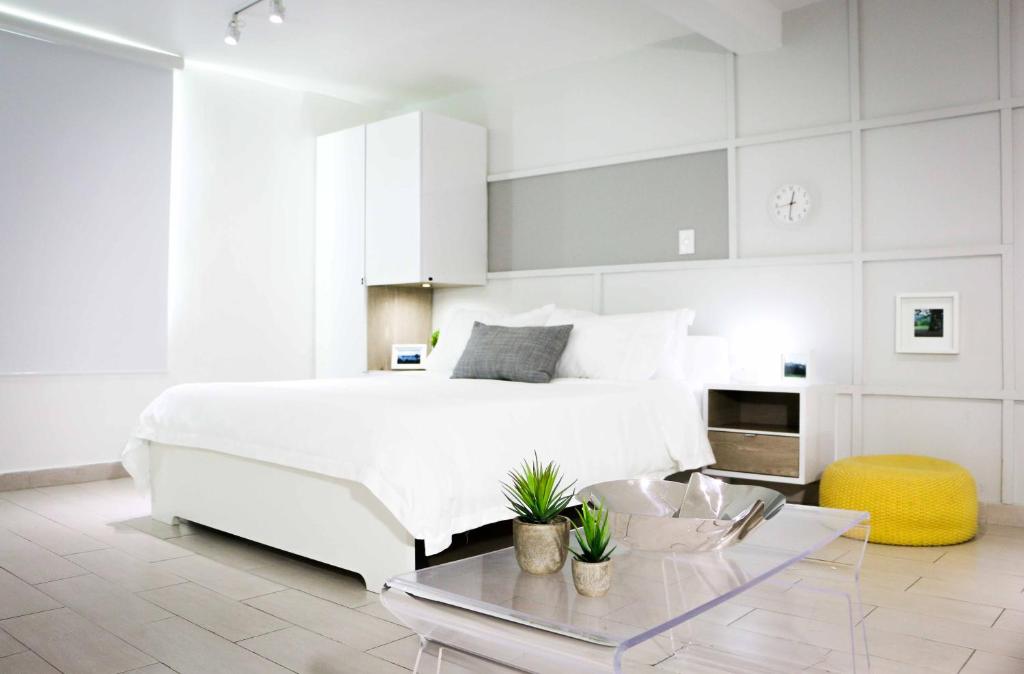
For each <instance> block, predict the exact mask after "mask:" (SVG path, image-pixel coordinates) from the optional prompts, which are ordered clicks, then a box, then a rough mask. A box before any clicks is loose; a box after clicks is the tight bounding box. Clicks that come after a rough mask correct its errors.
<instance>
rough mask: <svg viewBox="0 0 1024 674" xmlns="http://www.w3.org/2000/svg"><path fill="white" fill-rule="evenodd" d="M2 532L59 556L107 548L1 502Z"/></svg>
mask: <svg viewBox="0 0 1024 674" xmlns="http://www.w3.org/2000/svg"><path fill="white" fill-rule="evenodd" d="M0 529H6V530H7V531H10V532H11V533H14V534H17V535H18V536H21V537H22V538H24V539H26V540H29V541H32V542H33V543H35V544H36V545H39V546H40V547H43V548H45V549H47V550H49V551H50V552H53V553H55V554H58V555H70V554H74V553H76V552H87V551H89V550H100V549H102V548H105V547H107V546H106V544H105V543H101V542H100V541H97V540H94V539H92V538H89V537H88V536H86V535H85V534H80V533H78V532H77V531H75V530H74V529H71V528H70V527H66V526H64V525H63V524H58V523H57V522H54V521H53V520H49V519H47V518H45V517H43V516H42V515H39V514H37V513H34V512H32V511H31V510H27V509H25V508H22V507H21V506H19V505H16V504H14V503H7V502H0Z"/></svg>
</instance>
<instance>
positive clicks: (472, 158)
mask: <svg viewBox="0 0 1024 674" xmlns="http://www.w3.org/2000/svg"><path fill="white" fill-rule="evenodd" d="M422 114H423V120H422V141H421V151H422V153H423V156H422V161H421V164H422V167H423V173H422V177H421V185H420V190H421V194H420V208H421V209H422V212H421V214H420V236H421V242H420V249H421V256H420V259H421V264H422V268H421V273H422V275H423V276H424V277H425V278H426V280H431V279H432V280H434V281H435V282H437V283H451V284H457V285H484V284H485V283H486V282H487V130H486V129H485V128H484V127H482V126H477V125H476V124H468V123H466V122H462V121H459V120H456V119H449V118H447V117H442V116H440V115H434V114H431V113H427V112H425V113H422Z"/></svg>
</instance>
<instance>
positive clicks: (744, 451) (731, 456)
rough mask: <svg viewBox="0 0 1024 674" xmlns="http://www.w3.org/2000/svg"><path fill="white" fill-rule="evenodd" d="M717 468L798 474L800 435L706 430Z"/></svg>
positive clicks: (762, 472) (772, 473) (784, 474)
mask: <svg viewBox="0 0 1024 674" xmlns="http://www.w3.org/2000/svg"><path fill="white" fill-rule="evenodd" d="M708 439H709V440H710V441H711V449H713V450H714V452H715V460H716V463H715V464H714V465H713V466H711V467H712V468H715V469H717V470H732V471H736V472H739V473H759V474H761V475H780V476H782V477H799V476H800V438H795V437H792V436H786V435H759V434H757V433H725V432H722V431H709V432H708Z"/></svg>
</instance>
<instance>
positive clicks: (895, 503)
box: [821, 454, 978, 545]
mask: <svg viewBox="0 0 1024 674" xmlns="http://www.w3.org/2000/svg"><path fill="white" fill-rule="evenodd" d="M821 505H823V506H825V507H827V508H844V509H847V510H866V511H868V512H869V513H871V533H870V535H869V540H870V541H871V542H872V543H888V544H890V545H952V544H954V543H963V542H964V541H968V540H970V539H972V538H974V535H975V534H976V533H977V532H978V496H977V493H976V491H975V487H974V478H972V477H971V474H970V473H969V472H967V470H966V469H964V468H963V467H962V466H959V465H957V464H955V463H953V462H952V461H943V460H942V459H933V458H930V457H927V456H912V455H906V454H880V455H876V456H855V457H851V458H849V459H842V460H840V461H836V462H835V463H833V464H832V465H830V466H829V467H828V468H826V469H825V474H824V475H822V478H821ZM850 537H851V538H863V535H858V534H857V532H856V531H853V532H850Z"/></svg>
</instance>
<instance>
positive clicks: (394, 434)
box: [123, 373, 714, 554]
mask: <svg viewBox="0 0 1024 674" xmlns="http://www.w3.org/2000/svg"><path fill="white" fill-rule="evenodd" d="M150 441H152V442H161V443H166V444H171V445H184V446H188V447H198V448H201V449H208V450H214V451H217V452H223V453H225V454H231V455H235V456H239V457H245V458H250V459H256V460H259V461H266V462H269V463H274V464H279V465H282V466H287V467H289V468H297V469H301V470H307V471H312V472H314V473H320V474H324V475H329V476H332V477H336V478H342V479H346V480H353V481H356V482H360V483H362V484H364V485H365V486H366V487H367V488H369V490H370V491H371V492H372V493H373V494H374V495H375V496H376V497H377V498H378V499H380V501H381V502H382V503H383V504H384V505H385V506H386V507H387V508H388V510H390V511H391V512H392V513H393V514H394V516H395V517H396V518H397V519H398V521H399V522H400V523H401V524H402V525H403V526H404V527H405V528H406V529H407V530H408V531H409V532H410V533H411V534H412V535H413V536H414V537H416V538H421V539H423V540H424V545H425V550H426V553H427V554H434V553H437V552H440V551H441V550H443V549H444V548H446V547H448V545H449V544H450V543H451V537H452V534H454V533H457V532H460V531H466V530H469V529H473V528H475V527H478V526H482V525H484V524H488V523H490V522H496V521H499V520H503V519H508V518H509V517H511V513H510V512H509V511H508V510H507V509H506V507H505V505H506V504H505V500H504V498H503V497H502V494H501V489H500V486H499V481H501V480H504V479H506V473H507V471H508V470H509V469H511V468H514V467H517V466H518V465H519V464H520V463H521V462H522V460H523V459H524V458H526V457H532V455H533V452H534V451H536V452H537V453H538V454H539V456H540V458H541V459H542V460H544V461H549V460H553V461H556V462H558V463H559V464H560V465H561V467H562V470H563V471H564V473H565V475H566V476H567V477H568V479H569V480H573V479H575V480H577V486H581V487H582V486H584V485H587V484H592V483H595V482H601V481H604V480H612V479H621V478H630V477H639V476H642V475H651V474H661V475H665V474H668V473H670V472H674V471H676V470H686V469H691V468H696V467H699V466H703V465H706V464H708V463H712V462H713V461H714V458H713V456H712V454H711V448H710V447H709V445H708V441H707V434H706V432H705V429H704V426H703V422H702V420H701V418H700V414H699V413H698V410H697V405H696V403H695V401H694V397H693V394H692V392H691V391H690V389H689V388H688V387H686V386H685V385H683V384H679V383H674V382H668V381H644V382H614V381H596V380H583V379H556V380H554V381H553V382H552V383H550V384H520V383H513V382H504V381H490V380H470V379H446V378H442V377H439V376H435V375H431V374H422V373H403V374H394V375H377V376H364V377H357V378H352V379H333V380H313V381H291V382H266V383H244V384H185V385H181V386H175V387H173V388H170V389H168V390H167V391H165V392H164V393H162V394H161V395H160V396H159V397H158V398H157V399H156V400H154V401H153V402H152V403H150V405H149V406H148V407H147V408H146V410H145V411H144V412H143V413H142V417H141V419H140V422H139V426H138V429H137V430H136V432H135V437H134V438H133V439H132V440H131V441H130V442H129V443H128V446H127V447H126V448H125V451H124V455H123V461H124V465H125V467H126V468H127V469H128V471H129V472H130V473H131V474H132V476H133V477H135V478H136V480H137V481H139V482H142V483H145V482H147V481H148V477H149V461H148V459H149V457H148V442H150Z"/></svg>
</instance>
